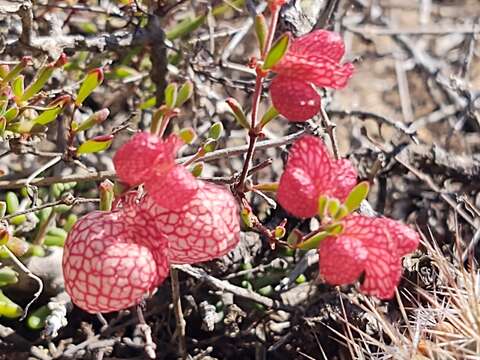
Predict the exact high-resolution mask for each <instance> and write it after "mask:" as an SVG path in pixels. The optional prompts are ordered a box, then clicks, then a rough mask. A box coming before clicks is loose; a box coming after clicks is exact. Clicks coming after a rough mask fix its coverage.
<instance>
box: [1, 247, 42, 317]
mask: <svg viewBox="0 0 480 360" xmlns="http://www.w3.org/2000/svg"><path fill="white" fill-rule="evenodd" d="M2 247H3V249H4V250H5V251H6V252H7V254H8V256H9V257H10V258H11V259H12V261H13V262H14V263H15V265H17V266H18V267H19V268H20V269H21V270H22V271H23V272H24V273H25V274H27V275H28V277H30V278H32V279H33V280H35V281H36V282H37V284H38V290H37V291H36V292H35V294H33V299H32V300H30V302H29V303H28V304H27V305H26V306H25V309H24V310H23V315H22V317H21V318H20V319H19V321H22V320H23V319H25V318H26V317H27V315H28V309H29V308H30V306H31V305H32V304H33V303H34V302H35V301H36V300H37V299H38V298H39V297H40V294H41V293H42V291H43V282H42V279H40V278H39V277H38V276H37V275H35V274H34V273H32V272H31V271H30V269H28V268H27V267H26V266H25V265H23V263H22V262H21V261H20V260H19V259H18V258H17V257H16V256H15V254H14V253H12V251H11V250H10V249H9V248H8V247H7V246H5V245H2Z"/></svg>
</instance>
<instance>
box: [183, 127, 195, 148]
mask: <svg viewBox="0 0 480 360" xmlns="http://www.w3.org/2000/svg"><path fill="white" fill-rule="evenodd" d="M178 136H180V139H182V140H183V142H184V143H185V144H191V143H193V142H194V141H195V139H196V138H197V134H196V133H195V130H193V128H190V127H189V128H184V129H181V130H180V132H179V133H178Z"/></svg>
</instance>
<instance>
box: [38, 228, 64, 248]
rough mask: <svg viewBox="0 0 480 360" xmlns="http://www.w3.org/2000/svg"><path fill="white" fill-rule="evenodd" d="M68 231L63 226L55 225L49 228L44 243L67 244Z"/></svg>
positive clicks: (51, 244) (48, 244)
mask: <svg viewBox="0 0 480 360" xmlns="http://www.w3.org/2000/svg"><path fill="white" fill-rule="evenodd" d="M67 235H68V233H67V232H66V231H65V230H64V229H61V228H57V227H53V228H50V229H48V231H47V234H46V235H45V239H44V242H43V243H44V244H45V245H46V246H61V247H63V246H64V245H65V240H66V239H67Z"/></svg>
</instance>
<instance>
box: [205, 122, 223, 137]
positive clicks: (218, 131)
mask: <svg viewBox="0 0 480 360" xmlns="http://www.w3.org/2000/svg"><path fill="white" fill-rule="evenodd" d="M222 133H223V124H222V122H221V121H217V122H216V123H215V124H213V125H212V126H211V127H210V130H209V131H208V137H209V138H212V139H213V140H218V139H219V138H220V136H222Z"/></svg>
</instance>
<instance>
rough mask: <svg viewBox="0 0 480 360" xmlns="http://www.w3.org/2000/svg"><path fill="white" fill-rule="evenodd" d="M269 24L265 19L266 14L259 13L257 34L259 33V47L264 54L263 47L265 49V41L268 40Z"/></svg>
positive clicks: (256, 17)
mask: <svg viewBox="0 0 480 360" xmlns="http://www.w3.org/2000/svg"><path fill="white" fill-rule="evenodd" d="M267 33H268V25H267V21H266V20H265V16H263V15H262V14H258V15H257V16H255V34H256V35H257V40H258V47H259V49H260V53H261V54H263V49H265V43H266V40H267Z"/></svg>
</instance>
